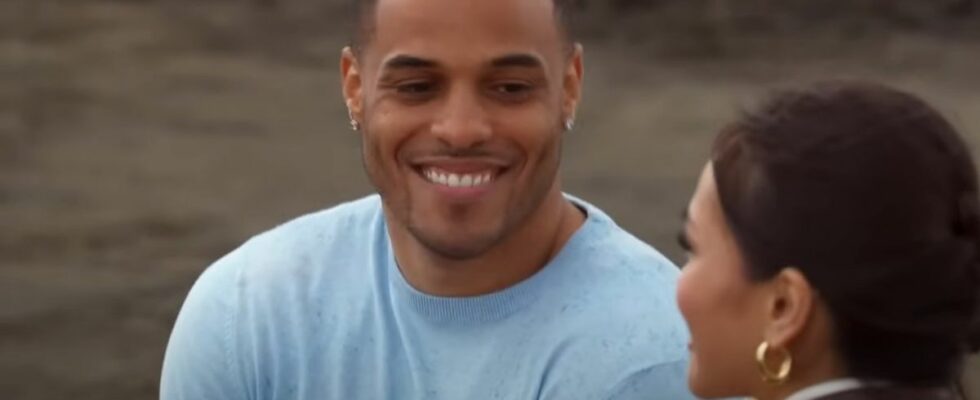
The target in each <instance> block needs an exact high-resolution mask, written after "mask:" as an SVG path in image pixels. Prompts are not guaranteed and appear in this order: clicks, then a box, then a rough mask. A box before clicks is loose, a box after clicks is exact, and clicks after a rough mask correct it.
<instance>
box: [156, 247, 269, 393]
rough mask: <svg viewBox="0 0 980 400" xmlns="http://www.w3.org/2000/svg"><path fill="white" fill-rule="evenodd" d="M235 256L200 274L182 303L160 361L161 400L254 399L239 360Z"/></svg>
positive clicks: (226, 258) (222, 260) (228, 257)
mask: <svg viewBox="0 0 980 400" xmlns="http://www.w3.org/2000/svg"><path fill="white" fill-rule="evenodd" d="M233 255H234V253H233V254H232V255H229V256H226V257H225V258H223V259H221V260H219V261H218V262H216V263H215V264H214V265H212V266H211V267H209V268H208V269H207V270H206V271H205V272H204V273H203V274H201V276H200V277H199V278H198V280H197V282H196V283H195V284H194V286H193V288H192V289H191V291H190V293H189V294H188V296H187V299H186V300H185V301H184V304H183V306H182V308H181V310H180V313H179V315H178V316H177V321H176V323H175V324H174V328H173V331H172V333H171V335H170V341H169V343H168V344H167V350H166V353H165V355H164V361H163V372H162V376H161V381H160V398H161V399H162V400H195V399H214V400H222V399H228V400H232V399H234V400H239V399H249V398H251V397H252V396H249V395H248V390H247V388H248V386H247V385H246V384H245V382H244V380H243V379H242V376H243V375H241V373H240V371H242V368H241V365H240V362H239V359H238V355H237V346H236V334H235V332H236V327H235V321H236V318H237V314H236V313H237V311H238V310H237V301H236V298H237V292H236V287H237V285H236V283H235V276H236V274H235V272H236V271H237V270H238V268H236V267H237V265H235V264H236V263H235V262H234V257H232V256H233Z"/></svg>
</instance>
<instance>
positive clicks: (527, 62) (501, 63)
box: [490, 54, 544, 68]
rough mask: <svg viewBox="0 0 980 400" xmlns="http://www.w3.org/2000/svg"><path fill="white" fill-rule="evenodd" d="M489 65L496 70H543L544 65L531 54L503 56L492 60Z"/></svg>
mask: <svg viewBox="0 0 980 400" xmlns="http://www.w3.org/2000/svg"><path fill="white" fill-rule="evenodd" d="M490 65H491V66H493V67H496V68H500V67H525V68H543V67H544V63H543V62H542V61H541V59H540V58H538V57H535V56H533V55H531V54H507V55H505V56H501V57H497V58H494V59H493V60H492V61H490Z"/></svg>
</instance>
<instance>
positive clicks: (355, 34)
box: [349, 0, 576, 52]
mask: <svg viewBox="0 0 980 400" xmlns="http://www.w3.org/2000/svg"><path fill="white" fill-rule="evenodd" d="M490 1H493V0H490ZM551 1H552V4H554V9H555V23H557V24H558V29H559V30H560V31H561V34H562V36H564V37H565V41H566V42H567V44H571V43H572V42H573V41H574V40H573V37H572V29H571V14H572V9H573V7H574V3H575V2H576V0H551ZM377 4H378V0H353V16H354V21H356V23H355V25H354V26H352V28H351V34H350V43H349V44H350V46H351V48H352V49H354V51H355V52H356V51H357V50H359V49H360V48H362V47H363V46H364V44H365V43H367V41H368V40H370V38H371V35H372V34H373V32H374V29H375V27H374V23H375V15H374V10H375V6H377ZM568 47H569V48H571V46H568Z"/></svg>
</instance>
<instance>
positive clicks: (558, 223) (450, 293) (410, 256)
mask: <svg viewBox="0 0 980 400" xmlns="http://www.w3.org/2000/svg"><path fill="white" fill-rule="evenodd" d="M584 221H585V216H584V215H583V213H582V212H581V210H579V209H578V207H576V206H575V205H574V204H572V203H571V202H570V201H568V200H567V199H565V197H564V196H563V195H562V194H561V192H560V191H557V190H556V191H555V192H554V193H553V194H549V195H548V197H546V198H545V200H544V201H543V202H542V204H541V205H540V206H539V208H538V210H537V211H534V212H532V213H531V214H530V217H529V220H528V221H527V222H526V223H524V224H523V225H522V226H520V227H519V228H518V229H516V230H515V231H514V232H512V233H511V234H510V235H509V236H508V237H507V238H505V239H504V240H503V241H501V242H500V243H499V244H497V245H496V246H494V247H493V248H492V249H490V250H489V251H487V252H486V253H484V254H483V255H481V256H480V257H477V258H473V259H468V260H453V259H448V258H445V257H442V256H439V255H437V254H434V253H433V252H432V251H431V250H429V249H427V248H425V247H424V246H423V245H422V244H420V243H418V241H417V240H415V239H414V237H412V236H411V234H409V233H408V232H405V230H404V229H399V228H395V227H389V229H390V231H389V233H390V234H391V237H392V246H393V247H394V252H395V259H396V260H398V266H399V269H400V270H401V272H402V274H403V275H404V276H405V280H406V281H408V283H410V284H411V285H412V286H413V287H414V288H416V289H418V290H419V291H422V292H424V293H427V294H431V295H435V296H443V297H468V296H478V295H482V294H488V293H493V292H496V291H500V290H503V289H506V288H508V287H510V286H513V285H515V284H517V283H519V282H521V281H523V280H524V279H527V278H529V277H530V276H532V275H534V274H535V273H536V272H538V271H539V270H541V268H543V267H544V266H545V265H547V263H548V262H549V261H550V260H551V259H552V258H553V257H554V256H555V255H556V254H557V253H558V252H559V251H560V250H561V249H562V248H563V247H564V245H565V243H566V242H567V241H568V240H569V239H570V238H571V236H572V235H573V234H574V233H575V231H576V230H578V228H579V227H580V226H581V225H582V224H583V223H584ZM396 230H397V231H399V232H395V231H396Z"/></svg>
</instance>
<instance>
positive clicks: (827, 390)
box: [786, 378, 867, 400]
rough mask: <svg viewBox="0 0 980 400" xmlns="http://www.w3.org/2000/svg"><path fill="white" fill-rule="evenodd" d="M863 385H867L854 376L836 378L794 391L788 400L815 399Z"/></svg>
mask: <svg viewBox="0 0 980 400" xmlns="http://www.w3.org/2000/svg"><path fill="white" fill-rule="evenodd" d="M862 386H867V385H866V384H865V383H864V382H861V381H859V380H857V379H854V378H842V379H834V380H830V381H826V382H822V383H818V384H816V385H813V386H809V387H806V388H804V389H803V390H800V391H798V392H796V393H793V394H792V395H790V396H789V397H787V398H786V400H815V399H819V398H821V397H824V396H828V395H831V394H834V393H840V392H845V391H848V390H852V389H857V388H859V387H862Z"/></svg>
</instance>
